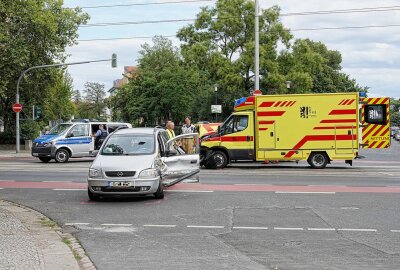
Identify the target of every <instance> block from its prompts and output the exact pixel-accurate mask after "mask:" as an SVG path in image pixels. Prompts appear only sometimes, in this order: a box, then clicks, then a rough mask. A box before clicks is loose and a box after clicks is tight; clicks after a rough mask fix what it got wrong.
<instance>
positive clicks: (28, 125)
mask: <svg viewBox="0 0 400 270" xmlns="http://www.w3.org/2000/svg"><path fill="white" fill-rule="evenodd" d="M20 127H21V135H20V136H21V140H33V139H35V138H37V137H38V136H39V135H40V130H41V126H40V124H39V122H36V121H34V120H24V121H21V124H20Z"/></svg>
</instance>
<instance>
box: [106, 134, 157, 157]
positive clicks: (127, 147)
mask: <svg viewBox="0 0 400 270" xmlns="http://www.w3.org/2000/svg"><path fill="white" fill-rule="evenodd" d="M154 148H155V139H154V135H150V134H124V135H113V136H111V137H110V138H109V139H108V140H107V142H106V144H105V145H104V147H103V149H102V151H101V154H102V155H146V154H152V153H154Z"/></svg>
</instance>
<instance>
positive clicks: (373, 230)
mask: <svg viewBox="0 0 400 270" xmlns="http://www.w3.org/2000/svg"><path fill="white" fill-rule="evenodd" d="M337 230H338V231H346V232H376V229H348V228H345V229H337Z"/></svg>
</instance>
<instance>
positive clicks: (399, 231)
mask: <svg viewBox="0 0 400 270" xmlns="http://www.w3.org/2000/svg"><path fill="white" fill-rule="evenodd" d="M390 231H391V232H398V233H400V230H390Z"/></svg>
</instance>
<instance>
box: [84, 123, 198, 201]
mask: <svg viewBox="0 0 400 270" xmlns="http://www.w3.org/2000/svg"><path fill="white" fill-rule="evenodd" d="M187 137H189V138H191V139H193V141H194V146H193V151H191V152H193V153H191V154H186V153H185V152H184V151H183V150H182V148H181V147H180V146H179V145H180V140H181V139H183V138H187ZM198 141H199V140H198V134H197V133H193V134H186V135H181V136H177V137H175V138H173V139H171V140H169V137H168V134H167V132H166V131H165V130H164V129H160V128H128V129H122V130H118V131H116V132H114V133H112V134H110V135H109V136H108V138H107V140H106V141H105V142H104V143H103V146H102V147H101V148H100V150H99V152H98V153H97V156H96V159H95V160H94V161H93V164H92V166H91V167H90V169H89V176H88V196H89V198H90V199H91V200H97V199H99V197H104V196H109V195H118V196H124V195H154V197H155V198H157V199H162V198H163V197H164V187H165V186H171V185H174V184H176V183H179V182H180V181H182V180H185V179H190V180H191V181H192V182H193V180H194V182H196V181H197V182H198V172H199V171H200V169H199V163H200V162H199V144H198Z"/></svg>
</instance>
